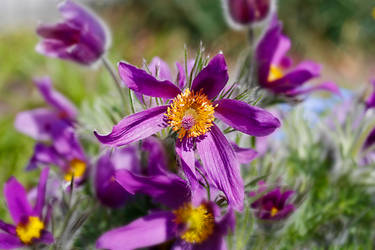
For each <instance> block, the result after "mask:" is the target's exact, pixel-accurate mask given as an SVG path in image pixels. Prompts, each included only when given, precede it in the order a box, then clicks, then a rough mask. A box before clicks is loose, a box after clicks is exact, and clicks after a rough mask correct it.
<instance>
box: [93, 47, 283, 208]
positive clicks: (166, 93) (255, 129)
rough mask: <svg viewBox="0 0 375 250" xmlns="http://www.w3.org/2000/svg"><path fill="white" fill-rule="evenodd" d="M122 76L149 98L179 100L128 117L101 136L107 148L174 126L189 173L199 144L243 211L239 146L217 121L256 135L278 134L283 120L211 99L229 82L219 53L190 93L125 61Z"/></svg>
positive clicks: (212, 173)
mask: <svg viewBox="0 0 375 250" xmlns="http://www.w3.org/2000/svg"><path fill="white" fill-rule="evenodd" d="M119 72H120V76H121V78H122V80H123V82H124V83H125V84H126V85H127V86H128V87H129V88H130V89H132V90H134V91H136V92H139V93H141V94H144V95H148V96H152V97H159V98H166V99H172V98H173V100H172V102H170V105H163V106H157V107H153V108H150V109H147V110H145V111H142V112H138V113H136V114H132V115H130V116H128V117H125V118H124V119H123V120H122V121H120V122H119V123H118V124H117V125H115V126H114V127H113V129H112V132H111V133H110V134H108V135H99V134H97V133H96V132H95V135H96V137H97V138H98V140H99V141H100V142H101V143H103V144H106V145H111V146H122V145H127V144H130V143H132V142H135V141H139V140H142V139H144V138H147V137H149V136H150V135H153V134H155V133H157V132H159V131H160V130H162V129H163V128H165V127H168V126H169V127H171V129H172V130H173V131H175V132H177V137H178V139H177V141H176V152H177V154H178V155H179V157H180V158H181V165H182V169H183V170H184V172H185V174H186V175H187V176H190V177H193V178H194V177H196V170H195V157H194V145H196V148H197V150H198V153H199V155H200V158H201V160H202V162H203V167H204V169H205V172H206V173H207V175H208V177H209V178H210V179H211V180H212V182H214V183H215V184H216V186H217V187H218V188H219V189H220V190H221V191H223V192H224V193H225V195H226V197H227V199H228V201H229V204H230V205H232V206H233V207H234V208H236V209H242V206H243V204H242V203H243V196H244V193H243V188H244V187H243V182H242V178H241V175H240V169H239V161H238V159H237V157H236V155H235V152H234V150H233V147H232V146H231V145H230V143H229V142H228V140H227V139H226V137H225V136H224V134H223V133H222V132H221V131H220V129H219V128H218V127H217V126H216V125H215V124H214V123H213V121H214V119H215V116H216V117H217V118H219V119H220V120H222V121H223V122H225V123H227V124H228V125H229V126H231V127H233V128H235V129H237V130H239V131H241V132H243V133H246V134H249V135H253V136H265V135H268V134H270V133H272V132H273V131H274V130H275V129H276V128H278V127H280V121H279V120H278V119H277V118H275V117H274V116H273V115H272V114H270V113H269V112H267V111H265V110H263V109H261V108H258V107H255V106H251V105H249V104H247V103H245V102H243V101H238V100H232V99H221V100H215V101H211V100H212V99H215V97H217V96H219V94H220V92H221V91H222V90H223V88H224V86H225V84H226V83H227V81H228V72H227V65H226V62H225V59H224V56H223V55H222V54H218V55H216V56H215V57H214V58H213V59H212V60H211V61H210V62H209V63H208V65H207V66H206V67H205V68H203V70H202V71H201V72H199V73H198V74H197V76H196V77H195V79H194V80H193V81H192V86H191V89H188V88H187V89H185V90H184V91H182V90H180V88H179V87H177V86H176V85H175V84H173V83H172V82H171V81H169V80H158V79H156V78H155V77H153V76H152V75H150V74H148V73H147V72H145V71H144V70H141V69H138V68H136V67H134V66H132V65H130V64H127V63H125V62H120V63H119ZM214 115H215V116H214ZM188 178H189V177H188ZM189 179H190V178H189Z"/></svg>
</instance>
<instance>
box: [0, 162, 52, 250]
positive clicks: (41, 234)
mask: <svg viewBox="0 0 375 250" xmlns="http://www.w3.org/2000/svg"><path fill="white" fill-rule="evenodd" d="M48 173H49V168H44V169H43V170H42V172H41V175H40V179H39V184H38V191H37V198H36V202H35V205H34V207H32V205H31V204H30V203H29V201H28V200H27V194H26V190H25V188H24V187H23V186H22V185H21V184H20V183H19V182H18V181H17V179H16V178H14V177H11V178H10V179H9V180H8V181H7V182H6V183H5V187H4V197H5V200H6V204H7V206H8V209H9V213H10V215H11V217H12V219H13V222H14V225H12V224H8V223H5V222H4V221H2V220H0V230H2V231H4V232H5V233H0V248H1V249H13V248H22V247H26V246H30V245H32V244H38V243H44V244H51V243H53V241H54V239H53V235H52V234H51V233H50V232H48V231H47V230H46V228H47V225H48V220H49V218H48V214H49V212H48V211H47V213H46V214H47V216H43V208H44V205H45V194H46V184H47V179H48ZM43 217H44V218H43Z"/></svg>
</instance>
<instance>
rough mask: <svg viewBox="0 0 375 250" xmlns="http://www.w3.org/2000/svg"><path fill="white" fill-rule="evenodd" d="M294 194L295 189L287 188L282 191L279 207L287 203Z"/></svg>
mask: <svg viewBox="0 0 375 250" xmlns="http://www.w3.org/2000/svg"><path fill="white" fill-rule="evenodd" d="M293 194H295V192H294V191H293V190H286V191H285V192H283V193H282V195H281V197H280V199H279V202H278V204H277V205H278V207H284V205H285V202H286V201H287V200H288V199H289V198H290V196H292V195H293Z"/></svg>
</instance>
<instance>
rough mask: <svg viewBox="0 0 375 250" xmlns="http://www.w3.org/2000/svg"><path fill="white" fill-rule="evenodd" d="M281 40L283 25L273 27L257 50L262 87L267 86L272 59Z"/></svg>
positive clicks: (277, 24)
mask: <svg viewBox="0 0 375 250" xmlns="http://www.w3.org/2000/svg"><path fill="white" fill-rule="evenodd" d="M280 39H281V24H279V22H278V21H277V22H276V24H275V25H271V26H270V28H269V29H268V30H267V32H266V33H265V34H264V36H263V38H262V39H261V40H260V42H259V44H258V45H257V48H256V61H257V64H258V77H259V83H260V84H261V85H264V84H267V82H268V75H269V71H270V66H271V62H272V59H273V57H274V55H275V53H276V50H277V47H278V45H279V41H280Z"/></svg>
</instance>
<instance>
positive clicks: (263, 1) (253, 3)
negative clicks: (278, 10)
mask: <svg viewBox="0 0 375 250" xmlns="http://www.w3.org/2000/svg"><path fill="white" fill-rule="evenodd" d="M274 4H275V1H274V0H223V7H224V10H225V12H226V16H227V19H228V22H229V24H231V25H232V26H233V27H234V28H242V27H246V26H249V25H251V24H254V23H257V22H261V21H263V20H265V19H266V18H267V17H268V16H269V14H270V13H271V12H272V9H273V6H274Z"/></svg>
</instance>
